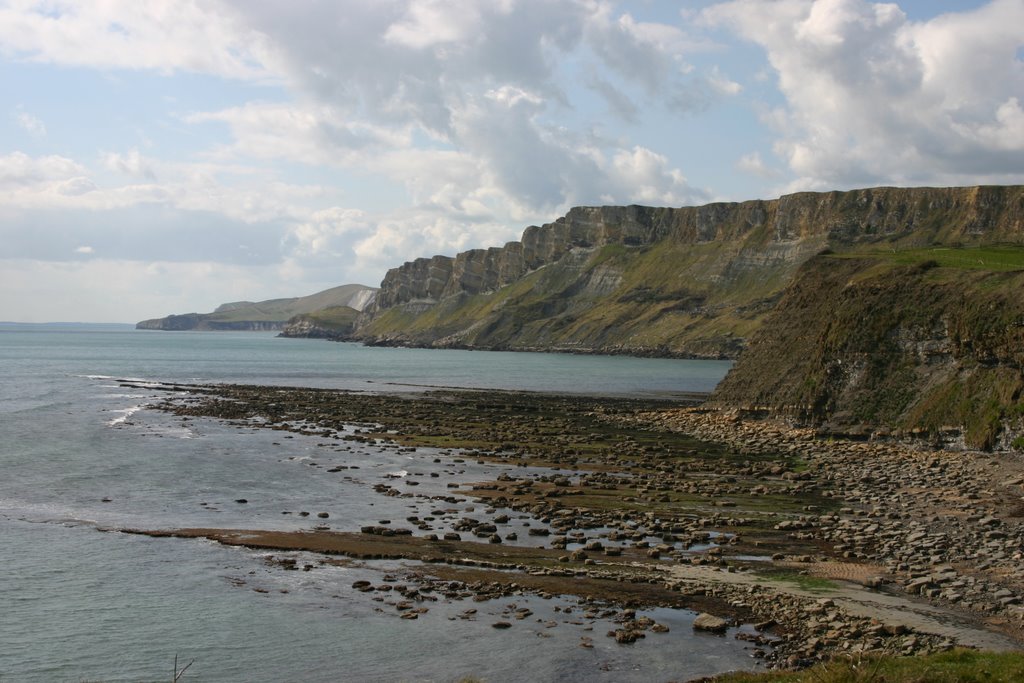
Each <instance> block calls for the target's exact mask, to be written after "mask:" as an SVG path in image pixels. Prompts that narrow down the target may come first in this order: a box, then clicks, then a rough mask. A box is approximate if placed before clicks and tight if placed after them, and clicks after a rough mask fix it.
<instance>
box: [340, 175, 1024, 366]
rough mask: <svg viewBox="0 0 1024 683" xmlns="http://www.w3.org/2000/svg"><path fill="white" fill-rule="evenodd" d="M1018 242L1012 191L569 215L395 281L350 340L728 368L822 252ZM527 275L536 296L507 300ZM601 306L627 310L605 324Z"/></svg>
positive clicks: (847, 195)
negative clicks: (669, 359) (724, 362)
mask: <svg viewBox="0 0 1024 683" xmlns="http://www.w3.org/2000/svg"><path fill="white" fill-rule="evenodd" d="M1022 234H1024V191H1022V188H1021V187H974V188H944V189H933V188H914V189H899V188H876V189H866V190H856V191H849V192H829V193H799V194H793V195H787V196H784V197H782V198H780V199H777V200H771V201H762V200H756V201H748V202H742V203H715V204H708V205H706V206H700V207H684V208H652V207H643V206H606V207H578V208H574V209H572V210H570V211H569V212H568V214H566V215H565V216H564V217H562V218H560V219H558V220H556V221H555V222H553V223H549V224H546V225H543V226H531V227H528V228H526V230H525V231H524V232H523V235H522V238H521V240H520V241H518V242H510V243H508V244H506V245H505V246H503V247H493V248H490V249H474V250H470V251H466V252H462V253H460V254H458V255H456V256H454V257H450V256H434V257H431V258H420V259H416V260H414V261H410V262H408V263H405V264H403V265H402V266H399V267H397V268H393V269H392V270H390V271H388V273H387V275H386V276H385V277H384V280H383V282H382V283H381V289H380V292H379V294H378V296H377V299H376V301H375V303H374V304H373V305H371V306H370V307H369V308H368V309H367V311H366V314H365V315H364V316H363V318H362V319H361V321H360V324H359V326H358V328H357V336H359V337H360V338H362V339H363V340H364V341H367V342H370V343H395V344H409V345H418V346H466V347H478V348H509V349H531V350H532V349H554V350H579V351H588V352H600V353H616V352H624V353H641V354H645V355H692V356H710V357H735V356H736V355H737V353H738V352H739V351H740V350H741V349H742V348H743V347H744V345H745V341H744V340H745V339H746V338H747V335H748V334H749V333H750V331H751V330H752V329H756V328H757V326H758V325H759V323H760V320H761V319H762V318H763V315H764V313H765V312H766V311H767V310H769V309H770V308H771V307H772V305H773V303H774V302H775V301H776V300H777V297H778V295H779V294H780V293H781V291H782V289H783V288H784V286H785V285H786V284H787V283H788V282H790V281H791V279H792V278H793V276H794V274H795V273H796V270H797V268H798V267H799V266H800V265H801V264H802V263H804V262H805V261H807V260H808V259H809V258H811V257H812V256H813V255H814V254H816V253H818V252H819V251H820V250H821V249H823V248H825V247H826V246H830V247H833V248H843V247H846V246H849V245H853V244H863V243H872V242H881V243H884V244H886V245H888V244H890V243H892V242H893V241H894V240H895V241H898V242H899V241H901V242H900V243H901V244H903V245H904V246H906V245H908V244H918V245H925V244H931V243H962V244H974V243H980V242H995V241H1015V242H1019V241H1020V240H1021V238H1022ZM608 246H616V247H618V248H620V249H619V251H617V252H608V251H606V250H604V248H605V247H608ZM658 254H661V255H662V257H663V258H662V260H661V261H660V262H658V261H657V258H656V256H657V255H658ZM538 271H540V272H541V273H543V274H539V273H538ZM527 277H533V279H532V280H531V281H530V282H529V284H530V291H529V296H527V295H526V294H524V293H523V292H521V291H513V290H514V289H515V287H514V286H516V285H521V284H522V283H523V282H525V278H527ZM523 286H524V287H525V285H523ZM481 297H482V298H481ZM470 299H471V300H472V305H470V304H469V301H470ZM608 304H629V305H628V306H619V307H618V308H616V309H614V311H612V309H609V308H608V306H607V305H608ZM602 311H603V312H604V313H605V314H606V315H604V316H602V315H599V312H602ZM612 312H614V314H615V315H614V318H611V314H612ZM711 318H714V319H717V321H718V323H717V324H709V323H708V322H707V321H708V319H711ZM670 322H671V323H672V324H670ZM652 323H653V324H652ZM659 325H660V327H659Z"/></svg>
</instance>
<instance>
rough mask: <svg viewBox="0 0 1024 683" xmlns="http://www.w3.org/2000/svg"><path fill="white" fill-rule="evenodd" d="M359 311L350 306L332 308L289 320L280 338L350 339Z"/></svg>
mask: <svg viewBox="0 0 1024 683" xmlns="http://www.w3.org/2000/svg"><path fill="white" fill-rule="evenodd" d="M358 316H359V311H357V310H356V309H354V308H351V307H349V306H332V307H330V308H324V309H320V310H318V311H314V312H312V313H303V314H301V315H297V316H295V317H293V318H291V319H289V320H288V322H287V323H285V325H284V327H283V328H282V330H281V334H279V335H278V336H279V337H293V338H294V337H304V338H307V339H330V340H334V341H338V340H344V339H348V338H349V336H350V335H351V334H352V331H353V329H355V322H356V318H357V317H358Z"/></svg>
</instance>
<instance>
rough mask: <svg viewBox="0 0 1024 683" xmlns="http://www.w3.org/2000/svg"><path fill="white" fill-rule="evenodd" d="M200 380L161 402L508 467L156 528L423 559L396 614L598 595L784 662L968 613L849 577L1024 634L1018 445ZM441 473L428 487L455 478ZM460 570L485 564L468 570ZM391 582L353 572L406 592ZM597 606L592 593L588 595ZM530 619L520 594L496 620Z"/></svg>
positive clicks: (946, 640)
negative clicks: (412, 504)
mask: <svg viewBox="0 0 1024 683" xmlns="http://www.w3.org/2000/svg"><path fill="white" fill-rule="evenodd" d="M176 388H177V389H179V390H180V389H181V388H182V387H176ZM187 389H188V391H189V396H188V397H187V398H185V399H174V400H171V401H168V402H167V403H166V404H165V405H164V406H163V408H164V409H166V410H169V411H173V412H175V413H177V414H179V415H182V416H206V417H215V418H219V419H224V420H229V421H233V422H237V423H238V424H240V425H245V426H247V427H252V426H253V425H258V426H260V427H264V428H268V429H275V430H280V431H282V432H292V433H297V434H299V433H301V434H305V435H310V436H316V437H318V438H320V439H323V440H324V441H325V442H327V443H336V444H337V448H338V449H339V450H343V449H345V448H348V447H347V446H345V444H354V445H358V444H361V443H362V444H377V445H380V444H389V445H390V446H389V447H393V448H396V449H408V450H409V452H415V451H416V449H422V448H430V449H440V450H438V451H437V453H438V456H437V458H436V459H435V462H436V461H438V460H440V461H441V462H442V463H443V464H446V465H447V464H451V465H452V466H457V465H458V464H459V463H463V462H466V461H467V460H474V461H481V462H488V463H499V464H502V465H506V466H508V467H509V468H510V469H506V470H505V472H504V473H503V474H501V475H500V476H498V477H497V478H496V479H494V480H492V481H481V482H475V483H473V484H470V485H462V484H459V483H455V489H457V490H456V491H455V492H454V493H451V494H438V493H429V492H428V493H420V492H418V490H417V489H420V488H423V487H422V486H417V487H414V488H413V489H411V490H410V489H408V488H407V484H408V483H410V482H411V481H416V482H417V484H419V483H425V482H428V481H430V480H431V477H426V476H423V477H421V478H416V477H414V475H413V474H412V473H410V475H409V476H408V477H405V478H404V479H402V480H399V481H396V482H395V483H386V482H385V483H380V484H375V485H374V490H375V491H376V493H377V494H379V495H382V496H387V497H409V498H410V500H419V501H422V503H423V504H424V505H429V507H430V510H429V512H430V514H425V513H423V512H421V513H419V514H417V515H412V516H410V517H409V518H408V519H407V520H405V521H404V523H400V522H401V520H398V519H396V520H394V522H392V520H390V519H387V520H384V519H382V520H380V523H379V524H375V525H370V526H364V527H362V528H361V529H358V530H357V529H353V530H352V532H351V533H337V532H333V531H326V530H321V531H319V532H303V533H296V534H285V533H281V532H278V533H275V534H271V533H269V532H259V531H252V532H244V533H243V532H238V531H230V532H229V531H228V530H175V531H174V532H159V533H164V534H168V535H185V536H191V537H205V538H213V539H215V540H219V541H221V542H226V543H233V544H238V545H249V546H251V547H266V548H276V549H287V550H309V551H314V552H319V553H326V554H329V555H337V554H342V555H347V556H349V557H361V558H366V559H373V558H385V557H389V558H403V559H415V560H421V561H425V562H428V563H431V567H430V568H429V569H424V570H423V571H422V572H420V573H418V574H417V577H416V580H417V581H419V582H420V585H421V586H425V587H427V588H429V589H430V591H428V592H424V591H422V589H416V590H417V591H418V592H417V593H415V594H413V595H411V596H410V595H405V596H404V597H403V599H402V600H400V601H398V602H396V605H405V604H406V603H408V605H407V607H404V608H403V609H401V610H398V611H401V612H402V613H403V614H409V615H416V614H422V612H417V611H416V609H419V608H421V607H424V606H425V605H423V604H421V603H424V602H430V601H431V600H430V599H431V598H433V599H435V600H436V599H437V596H439V595H440V596H442V598H443V599H447V600H456V599H457V600H470V601H474V600H493V599H497V598H498V596H504V597H507V596H508V595H510V594H514V593H515V592H516V591H524V590H525V591H527V592H532V593H534V594H544V593H546V594H563V595H564V594H568V595H578V596H580V597H581V599H586V598H588V597H589V598H594V599H595V600H597V601H600V602H601V603H602V604H606V605H613V606H614V609H617V610H620V611H621V610H629V609H635V608H636V606H643V605H647V606H657V605H664V606H673V607H686V608H689V609H693V610H695V611H698V612H703V611H707V612H710V613H711V614H713V615H715V616H716V617H721V618H723V619H727V620H730V621H728V622H727V623H734V622H742V623H749V624H755V623H756V624H757V625H758V626H759V629H758V630H750V631H745V632H743V633H742V635H741V637H742V639H744V640H747V641H749V642H750V644H751V646H752V647H753V648H754V650H753V652H754V655H755V656H757V657H760V658H763V659H765V660H767V661H768V662H770V663H771V664H772V665H773V666H789V667H793V666H803V665H806V664H810V663H812V662H814V661H819V660H821V659H826V658H828V657H830V656H832V655H833V654H835V653H837V652H871V651H882V650H884V651H887V652H898V653H904V654H912V653H916V652H929V651H934V650H939V649H945V648H949V647H952V646H953V645H954V643H956V642H957V641H958V640H959V638H957V637H956V629H952V630H950V629H946V630H942V629H937V630H936V629H931V630H929V628H930V626H929V623H930V622H928V619H926V618H924V617H920V618H909V614H908V619H907V620H906V623H899V622H898V620H894V619H893V618H892V614H889V615H888V616H887V617H886V618H881V617H880V616H876V615H872V614H870V613H867V614H865V613H863V612H864V610H863V609H862V610H860V612H861V613H857V612H858V610H856V609H855V607H856V604H855V601H851V600H845V599H840V598H839V597H836V599H834V600H833V599H832V598H831V597H829V596H828V591H830V590H833V589H834V587H835V586H837V585H839V586H843V585H855V587H856V588H857V590H860V591H864V592H873V593H877V594H878V595H879V596H881V597H885V598H886V599H891V600H895V601H897V603H895V604H897V607H898V605H900V604H902V605H908V606H913V605H915V604H919V605H930V606H932V607H933V608H935V609H940V608H941V609H942V610H945V612H944V613H945V614H950V615H957V616H958V618H960V619H961V620H962V622H963V623H964V624H967V625H968V626H969V627H970V628H971V629H975V630H976V631H977V632H979V633H981V632H988V631H996V632H1000V633H1002V634H1006V635H1007V636H1009V637H1010V638H1015V639H1017V641H1018V642H1019V640H1020V634H1021V629H1022V628H1024V608H1022V605H1021V596H1024V570H1022V569H1021V567H1022V566H1024V562H1022V558H1024V524H1022V514H1024V500H1022V495H1024V488H1022V486H1024V466H1022V464H1021V463H1020V462H1017V461H1016V460H1014V459H1013V458H1012V457H1009V456H1001V455H986V454H978V453H969V452H962V453H954V452H933V451H930V450H925V449H920V448H918V447H914V446H909V445H905V444H899V443H894V442H868V441H842V440H828V441H824V440H819V439H818V438H816V436H815V434H814V433H813V432H811V431H810V430H805V429H795V428H792V427H789V426H787V425H784V424H774V423H768V422H760V421H750V420H743V419H740V418H738V417H736V416H735V415H730V414H726V413H722V412H710V411H704V410H700V409H678V408H674V407H672V406H670V405H667V404H665V403H658V402H651V401H630V400H624V399H595V398H586V397H557V396H547V395H534V394H521V393H508V392H453V391H439V392H432V393H430V394H429V395H426V396H424V395H419V396H396V395H367V394H356V393H346V392H332V391H322V390H310V389H288V388H280V387H240V386H219V387H188V388H187ZM284 438H287V436H286V435H285V436H284ZM346 462H347V464H346V465H344V466H335V467H332V468H331V471H335V472H340V471H341V469H340V468H341V467H345V468H352V469H357V468H358V467H359V460H358V459H357V458H355V457H353V458H352V459H351V460H348V461H346ZM324 471H325V472H326V471H327V470H326V469H325V470H324ZM346 471H351V470H350V469H346ZM432 476H433V475H432ZM444 476H445V475H444V474H443V473H441V475H440V476H439V477H436V479H438V482H437V486H438V487H443V488H448V487H450V486H451V485H452V483H451V482H446V481H444ZM407 480H408V481H407ZM432 490H436V489H432ZM456 494H457V495H456ZM467 500H474V501H476V508H475V511H472V512H468V511H467V510H466V509H465V505H466V504H467V503H466V501H467ZM321 519H326V518H325V517H321ZM331 521H332V522H334V521H335V518H334V517H333V516H332V517H331ZM513 525H518V526H513ZM232 534H234V535H232ZM382 544H386V545H382ZM538 546H539V547H538ZM303 568H304V567H301V566H300V567H295V568H293V569H303ZM284 569H285V570H288V569H289V568H288V567H284ZM307 571H308V570H307ZM458 572H479V574H476V575H475V576H474V578H473V580H471V581H467V580H465V579H466V578H467V577H465V576H462V575H458ZM815 581H817V582H818V583H817V584H815V583H813V582H815ZM848 582H849V583H848ZM513 586H514V588H513ZM379 588H380V587H376V586H373V585H369V586H361V587H359V588H355V590H356V591H359V592H373V594H374V595H381V594H384V593H387V594H389V596H397V595H399V593H401V591H399V592H398V593H396V590H397V587H395V586H392V587H391V588H390V589H388V588H384V589H379ZM364 589H365V590H364ZM815 590H817V591H818V593H817V594H816V593H815ZM822 592H824V594H822ZM417 596H420V597H417ZM424 596H430V597H424ZM389 599H392V598H391V597H389ZM899 601H903V602H899ZM396 609H397V607H396ZM590 609H591V610H598V612H596V613H600V609H599V608H598V607H597V605H596V602H595V605H593V606H590ZM895 612H896V613H897V614H898V613H899V612H898V609H896V610H895ZM519 615H523V616H519ZM634 616H635V615H634ZM403 618H409V619H413V618H416V617H415V616H403ZM466 618H473V615H472V614H470V613H468V612H467V614H466ZM527 618H529V615H525V613H523V612H516V611H515V610H512V611H511V612H509V613H508V614H504V615H502V618H500V619H498V620H496V621H495V623H508V624H509V625H510V626H512V627H514V624H515V622H517V621H520V620H524V619H527ZM663 627H664V626H663V625H660V624H658V623H657V622H651V623H647V622H646V621H640V620H638V619H635V618H630V617H623V620H622V621H621V623H618V624H616V626H615V628H610V629H609V630H608V637H610V638H614V640H615V641H616V642H619V643H622V644H623V645H624V646H627V645H628V644H630V643H632V642H635V641H636V639H638V638H641V637H645V636H646V634H648V633H659V632H662V631H661V628H663ZM499 628H500V627H499ZM965 628H967V627H965ZM964 633H965V635H966V633H967V632H966V631H965V632H964ZM586 642H587V641H586V640H582V641H581V643H580V646H581V647H587V645H586ZM591 644H592V641H591Z"/></svg>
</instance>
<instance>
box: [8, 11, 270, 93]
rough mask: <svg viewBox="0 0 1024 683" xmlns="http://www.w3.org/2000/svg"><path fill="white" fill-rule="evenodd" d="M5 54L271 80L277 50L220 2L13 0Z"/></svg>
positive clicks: (89, 64) (67, 62)
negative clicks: (247, 27)
mask: <svg viewBox="0 0 1024 683" xmlns="http://www.w3.org/2000/svg"><path fill="white" fill-rule="evenodd" d="M0 54H4V55H7V56H10V57H15V58H19V59H29V60H33V61H37V62H46V63H53V64H62V65H70V66H84V67H98V68H120V69H153V70H157V71H161V72H165V73H170V72H174V71H192V72H201V73H212V74H217V75H220V76H227V77H230V78H245V79H263V80H271V79H273V78H275V77H276V74H275V72H274V71H273V68H272V67H269V66H268V64H272V63H273V58H272V51H271V50H270V48H269V46H268V44H267V42H266V40H265V39H264V37H263V36H262V35H261V34H259V33H257V32H254V31H251V30H248V29H246V28H245V27H244V26H243V25H242V24H240V23H239V22H238V20H237V17H235V16H233V15H232V14H231V13H228V12H225V11H224V8H223V7H222V6H221V5H220V4H219V3H217V2H215V1H214V0H154V1H152V2H136V1H135V0H102V1H92V2H80V1H78V0H11V1H10V2H8V3H5V6H3V7H0Z"/></svg>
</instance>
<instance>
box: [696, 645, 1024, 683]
mask: <svg viewBox="0 0 1024 683" xmlns="http://www.w3.org/2000/svg"><path fill="white" fill-rule="evenodd" d="M713 680H714V681H715V683H1018V682H1019V681H1024V653H1021V652H978V651H975V650H951V651H949V652H942V653H939V654H935V655H929V656H919V657H855V658H843V659H836V660H833V661H831V662H829V663H827V664H819V665H818V666H815V667H812V668H810V669H805V670H804V671H793V672H769V673H734V674H725V675H723V676H719V677H717V678H715V679H713Z"/></svg>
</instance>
